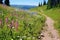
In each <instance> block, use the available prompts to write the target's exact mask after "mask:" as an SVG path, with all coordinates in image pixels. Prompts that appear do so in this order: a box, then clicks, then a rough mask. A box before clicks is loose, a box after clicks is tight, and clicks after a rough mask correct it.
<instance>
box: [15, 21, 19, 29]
mask: <svg viewBox="0 0 60 40" xmlns="http://www.w3.org/2000/svg"><path fill="white" fill-rule="evenodd" d="M18 25H19V24H18V21H16V22H15V28H16V30H18Z"/></svg>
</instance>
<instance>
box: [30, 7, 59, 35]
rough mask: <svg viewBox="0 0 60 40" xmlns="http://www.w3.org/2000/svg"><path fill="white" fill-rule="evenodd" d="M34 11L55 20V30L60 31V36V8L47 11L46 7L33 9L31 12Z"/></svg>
mask: <svg viewBox="0 0 60 40" xmlns="http://www.w3.org/2000/svg"><path fill="white" fill-rule="evenodd" d="M33 10H34V11H38V12H40V13H44V14H46V15H47V16H49V17H51V18H52V19H53V20H55V28H56V29H57V30H58V31H59V34H60V8H53V9H46V6H42V7H37V8H33V9H31V11H33ZM41 10H42V11H43V12H41Z"/></svg>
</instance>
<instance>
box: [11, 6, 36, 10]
mask: <svg viewBox="0 0 60 40" xmlns="http://www.w3.org/2000/svg"><path fill="white" fill-rule="evenodd" d="M11 7H15V8H18V9H24V10H28V9H30V8H34V7H37V6H30V5H11Z"/></svg>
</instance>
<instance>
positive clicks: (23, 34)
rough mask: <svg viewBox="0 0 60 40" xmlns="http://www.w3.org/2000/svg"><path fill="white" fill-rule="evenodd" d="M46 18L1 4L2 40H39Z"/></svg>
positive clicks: (0, 38)
mask: <svg viewBox="0 0 60 40" xmlns="http://www.w3.org/2000/svg"><path fill="white" fill-rule="evenodd" d="M44 23H45V17H44V16H42V15H39V14H36V15H34V14H32V15H31V14H30V13H28V12H26V11H23V10H17V9H15V8H11V7H8V6H5V5H1V4H0V40H38V36H39V35H40V33H41V30H42V27H43V26H44Z"/></svg>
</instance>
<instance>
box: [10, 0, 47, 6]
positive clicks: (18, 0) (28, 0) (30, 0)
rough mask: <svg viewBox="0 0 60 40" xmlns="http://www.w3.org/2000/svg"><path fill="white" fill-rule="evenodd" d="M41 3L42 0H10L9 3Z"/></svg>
mask: <svg viewBox="0 0 60 40" xmlns="http://www.w3.org/2000/svg"><path fill="white" fill-rule="evenodd" d="M46 1H48V0H46ZM39 2H40V3H41V2H42V3H43V0H10V4H11V5H14V4H15V5H36V6H37V5H38V3H39Z"/></svg>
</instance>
